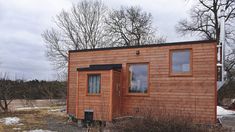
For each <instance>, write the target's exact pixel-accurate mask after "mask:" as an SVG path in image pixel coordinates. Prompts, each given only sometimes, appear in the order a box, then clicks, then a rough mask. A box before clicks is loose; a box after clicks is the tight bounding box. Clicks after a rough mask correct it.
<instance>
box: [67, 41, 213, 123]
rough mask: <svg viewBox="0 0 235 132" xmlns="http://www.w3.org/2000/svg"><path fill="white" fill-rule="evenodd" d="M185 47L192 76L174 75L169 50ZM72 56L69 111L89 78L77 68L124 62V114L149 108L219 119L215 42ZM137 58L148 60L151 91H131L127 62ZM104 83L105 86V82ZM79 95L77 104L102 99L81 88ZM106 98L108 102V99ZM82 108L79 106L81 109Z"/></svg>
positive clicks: (202, 119) (205, 120)
mask: <svg viewBox="0 0 235 132" xmlns="http://www.w3.org/2000/svg"><path fill="white" fill-rule="evenodd" d="M185 48H191V49H192V65H193V66H192V68H193V72H192V76H188V77H183V76H182V77H172V76H170V75H169V63H170V62H169V52H170V50H171V49H185ZM137 50H139V51H140V55H136V51H137ZM69 60H70V62H69V82H68V83H69V89H68V91H69V93H68V113H71V114H74V113H76V91H77V90H78V83H84V82H86V81H85V80H84V79H86V77H85V78H84V76H85V75H83V74H82V75H78V72H77V70H76V69H77V68H80V67H88V66H89V65H92V64H122V66H123V69H122V73H121V78H122V83H121V89H122V94H121V95H122V98H121V111H122V115H135V114H138V113H141V112H144V111H146V110H153V111H155V112H156V113H158V112H160V111H161V112H162V111H163V110H164V111H165V112H166V113H167V112H169V113H170V112H175V113H183V114H184V115H186V114H187V115H190V116H191V117H192V118H193V120H194V121H196V122H199V123H214V122H215V121H216V104H217V102H216V100H217V96H216V43H215V42H208V43H199V44H188V43H186V44H180V45H169V46H168V45H166V46H159V47H158V46H157V47H142V48H126V49H113V50H97V51H81V52H70V59H69ZM138 62H148V63H149V94H147V95H141V96H138V95H128V94H127V85H126V84H127V82H126V81H127V77H126V75H127V72H126V66H127V64H128V63H138ZM104 74H105V73H104ZM107 74H108V73H107ZM105 75H106V74H105ZM78 76H79V78H78ZM106 77H107V79H106V81H107V83H108V81H109V79H110V78H109V77H108V75H107V76H106ZM84 85H85V84H84ZM103 87H106V86H103V85H102V88H103ZM83 89H84V88H83ZM107 92H108V91H107ZM79 96H81V97H82V98H83V99H80V100H78V102H79V103H78V105H83V102H84V101H85V102H86V101H87V99H89V101H90V102H97V103H101V102H103V101H100V100H99V99H97V98H96V97H90V96H86V94H85V92H84V91H82V89H80V88H79ZM104 101H106V102H107V103H108V100H104ZM87 103H88V102H87ZM101 104H102V103H101ZM107 107H108V105H107ZM159 109H161V110H159ZM81 110H82V109H78V113H79V112H80V111H81ZM78 115H80V113H79V114H78Z"/></svg>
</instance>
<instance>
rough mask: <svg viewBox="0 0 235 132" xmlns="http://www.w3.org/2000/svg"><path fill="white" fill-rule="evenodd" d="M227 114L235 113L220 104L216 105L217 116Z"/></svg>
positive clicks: (220, 116)
mask: <svg viewBox="0 0 235 132" xmlns="http://www.w3.org/2000/svg"><path fill="white" fill-rule="evenodd" d="M229 115H235V111H232V110H226V109H224V108H222V107H221V106H217V116H218V117H219V118H222V117H223V116H229Z"/></svg>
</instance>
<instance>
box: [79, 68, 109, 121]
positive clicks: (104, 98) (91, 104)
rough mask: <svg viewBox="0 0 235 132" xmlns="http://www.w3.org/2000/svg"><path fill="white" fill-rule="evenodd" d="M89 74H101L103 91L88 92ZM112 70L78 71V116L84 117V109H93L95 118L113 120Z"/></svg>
mask: <svg viewBox="0 0 235 132" xmlns="http://www.w3.org/2000/svg"><path fill="white" fill-rule="evenodd" d="M88 74H100V75H101V92H100V94H98V95H89V94H88V92H87V91H88V89H87V87H88ZM111 76H112V71H81V72H78V88H77V89H78V90H77V95H78V96H77V99H76V100H77V103H76V112H77V114H76V117H77V118H78V119H84V110H92V111H93V116H94V117H93V118H94V120H110V121H111V109H110V107H111V96H110V95H111V94H110V92H111V89H110V86H111V85H112V83H111V79H112V78H110V77H111Z"/></svg>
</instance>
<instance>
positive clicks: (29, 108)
mask: <svg viewBox="0 0 235 132" xmlns="http://www.w3.org/2000/svg"><path fill="white" fill-rule="evenodd" d="M49 108H50V107H20V108H16V109H15V110H36V109H49Z"/></svg>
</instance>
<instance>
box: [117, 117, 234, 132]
mask: <svg viewBox="0 0 235 132" xmlns="http://www.w3.org/2000/svg"><path fill="white" fill-rule="evenodd" d="M113 130H116V131H120V132H228V131H229V130H227V129H225V128H222V127H218V126H215V125H197V124H193V123H191V121H190V120H187V119H185V118H172V117H164V118H153V117H151V116H148V117H141V118H140V117H138V118H129V119H126V120H122V121H118V122H116V123H115V124H114V128H113Z"/></svg>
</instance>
